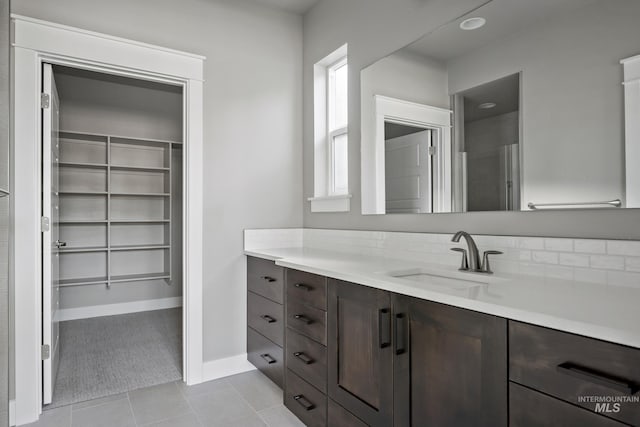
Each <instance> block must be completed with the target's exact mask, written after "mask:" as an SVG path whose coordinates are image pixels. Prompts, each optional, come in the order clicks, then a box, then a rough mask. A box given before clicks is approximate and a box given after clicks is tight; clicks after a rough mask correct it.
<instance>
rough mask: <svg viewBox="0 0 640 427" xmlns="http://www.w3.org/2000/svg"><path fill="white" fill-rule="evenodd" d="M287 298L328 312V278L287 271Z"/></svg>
mask: <svg viewBox="0 0 640 427" xmlns="http://www.w3.org/2000/svg"><path fill="white" fill-rule="evenodd" d="M287 298H288V299H289V300H292V299H295V300H296V301H299V302H302V303H303V304H307V305H310V306H312V307H315V308H319V309H321V310H326V309H327V278H326V277H323V276H318V275H317V274H311V273H305V272H304V271H298V270H287Z"/></svg>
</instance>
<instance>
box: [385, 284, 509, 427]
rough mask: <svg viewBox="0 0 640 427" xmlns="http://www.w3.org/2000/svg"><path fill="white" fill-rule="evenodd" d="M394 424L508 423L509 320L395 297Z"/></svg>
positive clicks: (489, 426)
mask: <svg viewBox="0 0 640 427" xmlns="http://www.w3.org/2000/svg"><path fill="white" fill-rule="evenodd" d="M393 307H394V318H393V322H394V333H395V340H394V346H393V350H394V353H395V358H394V402H395V403H394V425H395V426H437V427H448V426H451V427H459V426H485V427H499V426H506V425H507V322H506V320H505V319H501V318H498V317H494V316H489V315H485V314H481V313H477V312H474V311H469V310H464V309H459V308H454V307H451V306H447V305H443V304H437V303H433V302H429V301H424V300H420V299H416V298H410V297H406V296H400V295H394V297H393Z"/></svg>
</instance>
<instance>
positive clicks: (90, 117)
mask: <svg viewBox="0 0 640 427" xmlns="http://www.w3.org/2000/svg"><path fill="white" fill-rule="evenodd" d="M47 67H50V68H49V70H50V71H49V72H50V73H51V75H52V78H51V81H50V83H49V85H50V86H51V88H50V90H49V92H50V93H47V90H46V89H47V88H46V86H47V81H46V79H47V69H46V68H47ZM43 76H44V79H45V82H44V83H43V84H44V86H45V90H44V93H45V94H44V95H43V116H46V115H47V114H51V116H49V117H53V119H51V121H52V124H51V130H52V134H53V137H52V138H51V147H50V151H51V153H50V154H49V153H48V152H47V150H48V149H47V148H46V144H43V174H42V175H43V217H45V218H48V215H47V209H50V212H51V213H50V216H51V218H48V219H49V221H50V224H49V226H50V227H52V228H55V232H54V233H52V236H53V237H51V242H50V244H51V263H52V265H53V267H52V268H51V270H50V271H51V278H52V280H51V288H52V291H51V293H52V294H51V303H52V306H51V309H50V310H48V307H44V308H43V317H46V316H48V315H50V316H51V317H52V326H51V327H52V332H51V333H52V336H53V339H52V342H53V345H52V348H51V349H50V350H49V351H50V352H51V353H52V362H51V377H52V389H53V392H52V398H51V403H50V407H56V406H62V405H67V404H70V403H76V402H80V401H84V400H89V399H94V398H98V397H103V396H107V395H111V394H117V393H121V392H125V391H129V390H133V389H137V388H141V387H147V386H150V385H154V384H161V383H166V382H170V381H176V380H179V379H181V378H182V308H181V306H182V304H181V302H182V259H183V257H182V252H183V251H182V213H183V197H182V188H183V186H182V182H183V156H182V153H183V144H182V142H183V93H182V88H181V87H180V86H172V85H169V84H165V83H159V82H153V81H145V80H139V79H133V78H129V77H123V76H117V75H111V74H104V73H98V72H93V71H88V70H81V69H76V68H71V67H66V66H57V65H53V66H48V65H47V64H45V70H43ZM56 111H57V112H58V113H56ZM56 117H57V120H56ZM43 122H44V123H45V124H46V120H43ZM56 128H57V129H56ZM44 129H45V132H46V131H47V127H46V126H45V127H44ZM56 130H57V131H56ZM46 137H47V135H46V134H45V135H43V140H46ZM48 154H49V156H50V162H51V166H49V163H48V158H49V157H48ZM47 188H50V189H51V194H50V195H48V194H47ZM45 225H47V224H45ZM43 250H44V251H45V252H46V251H47V246H46V245H45V246H44V247H43ZM43 263H44V264H46V263H47V261H46V260H45V261H43ZM45 271H47V269H46V268H45ZM47 285H48V284H47V283H46V280H45V283H44V285H43V286H45V287H46V286H47ZM45 329H46V327H45ZM45 332H47V331H45ZM56 336H57V337H58V338H57V339H56ZM44 375H45V376H46V375H47V372H46V369H45V372H44ZM45 388H46V379H45ZM46 395H47V393H46V391H45V403H49V402H46V400H47V399H46Z"/></svg>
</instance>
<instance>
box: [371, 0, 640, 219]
mask: <svg viewBox="0 0 640 427" xmlns="http://www.w3.org/2000/svg"><path fill="white" fill-rule="evenodd" d="M638 54H640V1H638V0H535V1H532V0H492V1H490V2H488V3H486V4H485V5H483V6H482V7H480V8H478V9H476V10H474V11H473V12H470V13H468V14H466V15H464V16H462V17H460V18H459V19H457V20H455V21H454V22H451V23H449V24H446V25H444V26H442V27H440V28H438V29H437V30H435V31H432V32H430V33H429V34H427V35H425V36H424V37H422V38H421V39H419V40H417V41H416V42H414V43H412V44H410V45H408V46H406V47H404V48H402V49H400V50H398V51H397V52H395V53H393V54H391V55H389V56H387V57H385V58H382V59H380V60H379V61H377V62H375V63H374V64H372V65H371V66H369V67H367V68H365V69H364V70H362V74H361V85H362V87H361V94H362V100H361V104H362V105H361V111H362V213H363V214H385V213H387V214H391V213H440V212H474V211H520V210H542V209H568V208H611V209H617V208H624V207H640V172H639V171H640V129H639V127H640V125H638V123H639V122H640V57H638V56H636V55H638ZM625 125H626V132H625Z"/></svg>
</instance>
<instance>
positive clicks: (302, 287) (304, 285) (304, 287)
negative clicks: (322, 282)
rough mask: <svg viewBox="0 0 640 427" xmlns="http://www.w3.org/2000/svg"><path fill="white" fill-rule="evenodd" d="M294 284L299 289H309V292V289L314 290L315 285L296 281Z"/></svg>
mask: <svg viewBox="0 0 640 427" xmlns="http://www.w3.org/2000/svg"><path fill="white" fill-rule="evenodd" d="M293 286H295V287H296V288H298V289H302V290H303V291H307V292H309V291H312V290H313V286H309V285H307V284H304V283H296V284H295V285H293Z"/></svg>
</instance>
